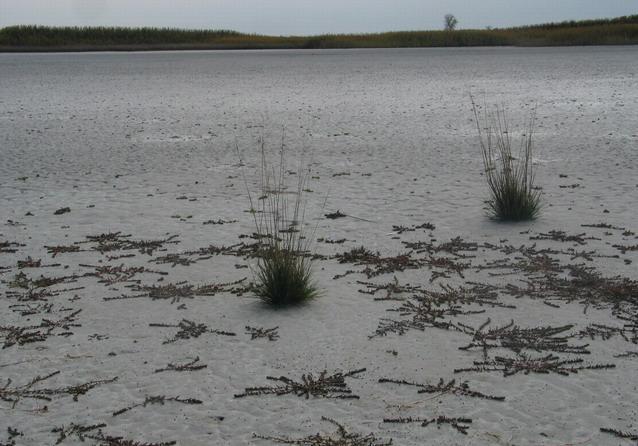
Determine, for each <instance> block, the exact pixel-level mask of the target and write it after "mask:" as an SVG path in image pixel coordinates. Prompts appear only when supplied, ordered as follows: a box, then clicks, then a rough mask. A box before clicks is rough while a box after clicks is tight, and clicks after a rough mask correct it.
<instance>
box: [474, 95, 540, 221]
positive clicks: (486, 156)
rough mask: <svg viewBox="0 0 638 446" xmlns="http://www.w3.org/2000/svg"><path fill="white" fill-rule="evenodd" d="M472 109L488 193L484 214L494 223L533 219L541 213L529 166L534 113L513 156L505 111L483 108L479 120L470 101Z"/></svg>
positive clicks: (478, 115) (532, 172) (537, 192)
mask: <svg viewBox="0 0 638 446" xmlns="http://www.w3.org/2000/svg"><path fill="white" fill-rule="evenodd" d="M472 108H473V111H474V117H475V120H476V128H477V130H478V135H479V140H480V146H481V153H482V155H483V167H484V172H485V179H486V180H487V185H488V188H489V193H490V198H489V199H488V200H487V212H488V215H489V216H490V217H491V218H493V219H495V220H498V221H524V220H533V219H535V218H536V217H537V216H538V214H539V212H540V210H541V192H540V190H539V189H538V188H536V187H534V179H535V169H534V165H533V163H532V153H533V148H534V141H533V135H534V124H535V117H536V114H535V110H534V111H532V113H531V115H530V117H529V120H528V122H527V128H526V129H525V133H524V134H523V135H522V137H521V142H520V148H519V153H518V154H517V156H516V157H515V156H514V155H513V153H512V137H511V134H510V131H509V127H508V121H507V117H506V114H505V109H504V108H503V107H496V108H495V110H493V111H490V110H489V109H487V107H486V108H485V110H484V113H483V119H481V116H480V114H479V111H478V107H477V105H476V103H475V102H474V99H473V98H472Z"/></svg>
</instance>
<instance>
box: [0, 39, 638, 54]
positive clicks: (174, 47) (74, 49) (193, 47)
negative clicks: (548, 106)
mask: <svg viewBox="0 0 638 446" xmlns="http://www.w3.org/2000/svg"><path fill="white" fill-rule="evenodd" d="M622 46H638V42H636V43H608V44H604V43H592V44H560V45H551V44H546V45H514V44H512V45H441V46H434V45H428V46H425V45H421V46H354V45H353V46H326V47H321V48H305V47H302V46H294V45H283V46H277V45H272V46H268V45H246V46H235V45H207V44H204V45H198V44H167V45H164V44H161V45H78V46H59V47H0V54H19V53H96V52H99V53H106V52H118V53H134V52H169V51H260V50H264V51H266V50H308V51H316V50H375V49H376V50H378V49H424V48H431V49H445V48H570V47H581V48H582V47H622Z"/></svg>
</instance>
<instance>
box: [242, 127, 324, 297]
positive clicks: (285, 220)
mask: <svg viewBox="0 0 638 446" xmlns="http://www.w3.org/2000/svg"><path fill="white" fill-rule="evenodd" d="M259 146H260V152H261V153H260V155H261V172H260V183H261V184H260V195H259V197H254V196H253V194H251V192H250V188H249V187H248V183H247V182H246V185H247V191H248V198H249V200H250V206H251V213H252V215H253V216H254V223H255V230H256V235H257V238H258V240H259V241H260V242H261V249H260V250H259V256H258V262H257V267H256V269H255V270H254V274H255V286H254V293H255V295H256V296H257V297H259V298H260V299H261V300H262V301H264V302H266V303H268V304H270V305H273V306H286V305H294V304H299V303H302V302H305V301H308V300H310V299H312V298H315V297H317V296H318V295H319V290H318V288H317V286H316V284H315V282H314V280H313V273H312V258H311V255H310V243H311V240H312V237H313V234H309V235H310V236H308V237H307V234H306V230H305V226H304V224H305V222H304V218H305V204H306V203H305V200H304V195H303V194H304V191H305V190H307V189H306V186H307V183H308V179H309V177H310V169H309V167H308V166H304V163H303V160H301V161H300V166H299V169H298V170H297V172H290V171H288V170H287V169H286V150H285V145H284V143H283V141H282V144H281V147H280V150H279V162H278V165H273V164H272V163H270V162H269V159H268V156H267V153H266V147H265V144H264V140H263V138H262V139H260V142H259ZM293 174H294V176H296V185H295V186H294V187H293V188H289V187H288V185H287V182H286V180H287V178H289V177H291V176H293Z"/></svg>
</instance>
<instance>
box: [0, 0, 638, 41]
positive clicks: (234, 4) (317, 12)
mask: <svg viewBox="0 0 638 446" xmlns="http://www.w3.org/2000/svg"><path fill="white" fill-rule="evenodd" d="M446 13H452V14H454V15H455V16H456V17H457V18H458V20H459V28H484V27H486V26H493V27H503V26H511V25H525V24H533V23H540V22H550V21H562V20H569V19H586V18H599V17H614V16H621V15H630V14H638V0H0V27H3V26H8V25H17V24H39V25H79V26H90V25H119V26H169V27H179V28H215V29H220V28H223V29H233V30H237V31H242V32H247V33H260V34H276V35H278V34H286V35H289V34H321V33H338V32H339V33H343V32H356V33H359V32H375V31H390V30H411V29H440V28H441V27H442V23H443V16H444V15H445V14H446Z"/></svg>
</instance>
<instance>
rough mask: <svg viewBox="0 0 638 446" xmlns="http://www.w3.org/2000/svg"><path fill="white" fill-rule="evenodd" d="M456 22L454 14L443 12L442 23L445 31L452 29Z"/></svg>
mask: <svg viewBox="0 0 638 446" xmlns="http://www.w3.org/2000/svg"><path fill="white" fill-rule="evenodd" d="M458 23H459V21H458V20H456V17H454V14H445V17H444V24H445V30H446V31H454V30H455V29H456V25H457V24H458Z"/></svg>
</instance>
